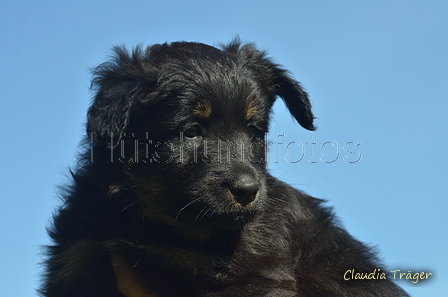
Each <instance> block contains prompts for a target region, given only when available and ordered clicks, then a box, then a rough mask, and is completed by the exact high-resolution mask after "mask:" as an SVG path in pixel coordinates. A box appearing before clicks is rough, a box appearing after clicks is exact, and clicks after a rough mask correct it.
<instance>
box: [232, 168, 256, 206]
mask: <svg viewBox="0 0 448 297" xmlns="http://www.w3.org/2000/svg"><path fill="white" fill-rule="evenodd" d="M229 188H230V192H232V194H233V196H234V197H235V200H236V201H237V202H238V203H239V204H241V205H243V206H244V205H247V204H249V203H251V202H252V201H254V200H255V198H256V197H257V193H258V190H259V189H260V185H259V183H258V182H257V180H256V179H254V178H252V177H250V176H248V175H243V176H242V177H240V178H239V179H237V180H236V181H234V182H233V183H231V184H230V185H229Z"/></svg>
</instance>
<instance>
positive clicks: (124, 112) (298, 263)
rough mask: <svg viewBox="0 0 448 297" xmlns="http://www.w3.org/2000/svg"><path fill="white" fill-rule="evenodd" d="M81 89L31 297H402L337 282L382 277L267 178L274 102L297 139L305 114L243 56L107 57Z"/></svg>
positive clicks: (381, 288)
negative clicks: (74, 136) (86, 97)
mask: <svg viewBox="0 0 448 297" xmlns="http://www.w3.org/2000/svg"><path fill="white" fill-rule="evenodd" d="M92 86H93V89H94V90H95V97H94V100H93V104H92V106H91V107H90V109H89V111H88V120H87V132H88V136H87V137H86V140H85V145H84V146H83V148H84V149H85V151H84V153H83V155H82V156H81V157H80V161H79V165H78V167H77V168H76V169H75V170H74V171H73V172H72V176H73V182H72V184H71V185H70V186H69V187H68V188H67V189H66V190H65V191H64V194H63V201H64V203H63V205H62V206H61V207H60V208H59V210H58V211H57V213H56V215H55V216H54V221H53V225H52V227H51V228H50V230H49V233H50V236H51V238H52V239H53V241H54V245H52V246H50V247H49V248H48V259H47V260H46V274H45V280H44V284H43V286H42V288H41V290H40V291H41V293H42V295H43V296H47V297H56V296H57V297H81V296H83V297H101V296H104V297H118V296H121V297H123V296H124V295H123V294H125V295H126V296H127V297H138V296H159V297H165V296H167V297H176V296H179V297H180V296H182V297H188V296H208V297H212V296H354V297H361V296H407V294H406V293H404V292H403V291H402V290H401V289H400V288H399V287H397V286H396V285H395V284H394V283H392V282H391V281H389V280H344V274H345V272H346V271H347V270H349V269H354V270H355V271H356V272H367V273H371V272H373V271H374V270H375V269H381V268H382V265H381V264H380V263H379V262H378V260H377V258H376V256H375V255H374V254H373V252H372V250H371V249H370V248H368V247H367V246H366V245H364V244H362V243H361V242H359V241H357V240H355V239H354V238H353V237H351V236H350V235H349V234H348V233H347V232H346V231H345V230H344V229H342V228H341V227H340V226H339V225H338V223H337V221H336V220H335V219H334V217H333V214H332V212H331V209H329V208H327V207H325V206H324V205H323V203H322V201H321V200H319V199H316V198H312V197H310V196H307V195H305V194H303V193H301V192H299V191H297V190H295V189H293V188H292V187H290V186H288V185H287V184H284V183H283V182H281V181H279V180H277V179H275V178H273V177H272V176H271V175H269V173H267V172H266V139H265V134H266V132H267V130H268V127H269V116H270V112H271V108H272V105H273V103H274V101H275V100H276V98H277V96H278V97H280V98H282V99H283V100H284V102H285V104H286V106H287V107H288V109H289V111H290V112H291V114H292V115H293V116H294V118H295V119H296V120H297V121H298V122H299V123H300V125H302V126H303V127H304V128H306V129H310V130H313V129H314V126H313V114H312V112H311V105H310V103H309V100H308V95H307V93H306V92H305V91H303V89H302V87H301V86H300V84H299V83H298V82H296V81H294V80H293V79H292V78H291V77H290V76H289V75H288V74H287V72H286V70H284V69H282V68H281V67H279V66H278V65H276V64H274V63H272V62H271V60H269V59H268V58H267V56H266V54H265V53H263V52H260V51H258V50H257V49H256V48H255V47H254V45H253V44H241V43H240V42H239V41H233V42H232V43H230V44H229V45H226V46H222V49H217V48H214V47H211V46H207V45H204V44H200V43H187V42H176V43H171V44H160V45H153V46H150V47H148V48H147V49H146V50H142V49H141V48H136V49H134V51H133V52H132V53H128V52H127V51H126V50H125V49H124V48H115V51H114V56H113V57H112V58H111V60H110V61H109V62H107V63H105V64H102V65H100V66H99V67H97V68H96V69H95V70H94V79H93V84H92ZM132 288H139V289H140V293H141V292H143V291H145V292H146V293H145V294H143V295H138V294H137V293H135V292H134V291H133V290H132Z"/></svg>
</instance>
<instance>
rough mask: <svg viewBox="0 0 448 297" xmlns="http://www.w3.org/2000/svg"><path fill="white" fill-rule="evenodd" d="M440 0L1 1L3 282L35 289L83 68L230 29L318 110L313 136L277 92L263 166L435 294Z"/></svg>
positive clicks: (447, 240)
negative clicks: (122, 49)
mask: <svg viewBox="0 0 448 297" xmlns="http://www.w3.org/2000/svg"><path fill="white" fill-rule="evenodd" d="M447 11H448V2H444V1H428V0H426V1H383V0H377V1H319V0H318V1H292V0H276V1H263V0H258V1H252V0H239V1H235V0H226V1H210V0H207V1H205V0H195V1H191V0H190V1H173V0H165V1H110V0H109V1H91V0H89V1H84V0H81V1H44V0H42V1H29V0H25V1H7V0H4V1H1V2H0V28H1V30H0V45H1V47H0V48H1V55H0V65H1V66H0V88H1V96H2V98H1V100H0V110H1V115H0V139H1V142H2V145H1V146H0V156H1V158H2V163H1V165H0V188H1V189H2V191H1V193H2V194H1V199H0V234H1V236H2V240H1V242H0V257H1V263H2V265H0V295H1V296H36V293H35V289H36V288H37V286H38V280H39V273H40V272H41V269H40V267H39V265H38V263H39V261H40V260H41V258H40V257H41V256H40V255H39V252H40V250H39V246H41V245H44V244H47V243H48V242H49V241H48V238H47V236H46V233H45V226H46V225H47V224H48V222H49V218H50V216H51V214H52V212H53V210H54V208H55V206H56V205H58V203H59V202H58V200H57V197H56V194H55V193H56V187H57V185H60V184H64V183H65V182H66V178H65V177H64V174H65V173H66V171H67V168H68V167H69V166H70V165H72V164H73V162H74V157H75V155H76V152H77V145H78V143H79V141H80V139H81V137H82V135H83V131H84V130H83V123H84V121H85V114H86V109H87V107H88V104H89V101H90V97H91V93H90V92H89V80H90V74H89V71H88V69H89V68H91V67H94V66H96V65H98V64H99V63H101V62H102V61H104V59H105V58H106V57H107V55H108V54H109V50H110V48H111V47H112V46H114V45H117V44H125V45H128V46H130V47H132V46H133V45H136V44H138V43H141V44H152V43H160V42H165V41H176V40H187V41H200V42H204V43H208V44H212V45H216V44H219V43H222V42H227V41H229V40H230V39H231V38H232V37H233V36H235V35H236V34H239V36H240V37H241V39H243V40H246V41H255V42H256V43H257V44H258V46H259V47H260V48H262V49H267V50H268V51H269V52H270V54H271V56H272V57H273V58H274V60H275V61H276V62H277V63H280V64H283V65H285V67H286V68H288V69H290V70H291V71H292V72H293V73H294V77H295V78H296V79H297V80H299V81H301V82H302V84H303V85H304V86H305V88H306V89H307V91H308V92H309V93H310V95H311V100H312V103H313V105H314V112H315V115H316V116H317V117H318V120H317V125H318V130H317V131H315V132H313V133H311V132H309V131H306V130H304V129H302V128H300V126H299V125H298V124H296V123H294V122H293V121H292V119H291V116H290V115H289V114H288V113H287V112H286V109H285V107H284V106H283V103H282V102H280V101H279V102H278V104H276V105H275V115H274V117H273V118H274V121H273V124H272V127H271V134H270V140H271V141H272V145H271V154H270V163H269V167H270V168H271V170H272V173H273V174H274V175H275V176H277V177H279V178H281V179H283V180H285V181H288V182H289V183H291V184H294V185H295V186H296V187H297V188H299V189H301V190H303V191H305V192H307V193H309V194H311V195H314V196H316V197H321V198H325V199H327V200H328V204H329V205H332V206H334V207H335V210H336V212H337V214H338V216H339V217H340V219H341V221H342V222H343V224H344V225H345V226H346V227H347V229H348V230H349V231H350V232H351V233H352V234H353V235H355V236H356V237H357V238H359V239H360V240H362V241H365V242H369V243H372V244H377V245H378V247H379V249H380V250H381V252H382V256H383V258H384V259H385V260H386V263H387V264H388V265H389V267H390V269H391V270H396V269H400V270H402V271H405V272H407V271H408V270H411V271H413V272H420V271H425V272H431V273H433V274H434V275H435V276H434V279H433V280H432V281H428V282H424V283H423V282H420V283H419V284H418V285H414V284H412V283H410V281H400V282H399V283H400V284H401V285H402V286H403V287H404V288H405V289H406V290H407V291H408V292H409V293H411V294H412V296H425V297H427V296H447V295H446V288H444V286H443V282H444V281H443V279H445V280H446V279H448V272H447V268H448V257H447V256H446V251H447V248H448V216H447V215H446V212H447V210H448V199H447V194H446V193H447V192H448V186H447V184H448V183H447V178H448V150H447V147H448V121H447V118H446V117H447V116H446V114H447V112H448V102H447V98H448V38H447V36H448V18H447V15H446V13H447ZM278 135H284V136H280V137H279V136H278ZM311 148H313V150H311ZM350 152H351V153H350ZM355 161H356V162H355ZM445 286H446V284H445Z"/></svg>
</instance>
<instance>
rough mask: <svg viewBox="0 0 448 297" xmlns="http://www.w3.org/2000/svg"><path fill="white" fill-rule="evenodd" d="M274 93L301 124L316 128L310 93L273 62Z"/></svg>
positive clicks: (309, 128)
mask: <svg viewBox="0 0 448 297" xmlns="http://www.w3.org/2000/svg"><path fill="white" fill-rule="evenodd" d="M272 72H273V74H274V76H273V82H274V91H273V93H274V94H276V95H278V96H279V97H280V98H282V99H283V101H284V102H285V104H286V107H287V108H288V110H289V112H290V113H291V114H292V115H293V117H294V118H295V119H296V120H297V122H299V124H300V125H301V126H302V127H303V128H305V129H308V130H315V129H316V127H315V126H314V124H313V121H314V115H313V112H312V111H311V103H310V100H309V98H308V93H307V92H305V91H304V90H303V88H302V86H301V85H300V83H299V82H297V81H295V80H294V79H292V78H291V77H290V76H289V75H288V74H287V73H286V71H285V70H282V69H280V68H279V67H277V66H276V65H274V64H273V71H272Z"/></svg>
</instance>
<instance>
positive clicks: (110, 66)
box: [86, 47, 155, 147]
mask: <svg viewBox="0 0 448 297" xmlns="http://www.w3.org/2000/svg"><path fill="white" fill-rule="evenodd" d="M150 68H151V67H150V66H149V63H148V62H147V59H146V58H145V55H144V54H143V53H142V51H141V49H140V48H135V49H134V51H133V53H132V55H130V54H129V53H128V52H127V51H126V49H125V48H123V47H116V48H114V55H113V56H112V58H111V60H110V61H108V62H106V63H103V64H101V65H100V66H98V67H97V68H95V69H94V70H93V74H94V78H93V80H92V86H91V88H92V89H93V90H94V91H95V96H94V99H93V103H92V105H91V107H90V108H89V110H88V113H87V127H86V129H87V134H88V135H89V137H91V138H92V139H93V143H95V144H96V145H99V146H111V147H115V146H116V145H117V144H118V143H119V141H120V139H121V137H122V136H123V133H124V132H125V130H126V128H127V127H128V124H129V117H130V115H131V113H132V111H133V110H135V109H136V108H137V106H138V104H139V102H140V100H141V99H142V97H143V96H144V95H145V93H146V91H147V88H149V86H150V84H151V82H152V81H154V73H155V71H153V70H151V69H150Z"/></svg>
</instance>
